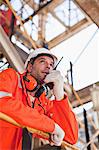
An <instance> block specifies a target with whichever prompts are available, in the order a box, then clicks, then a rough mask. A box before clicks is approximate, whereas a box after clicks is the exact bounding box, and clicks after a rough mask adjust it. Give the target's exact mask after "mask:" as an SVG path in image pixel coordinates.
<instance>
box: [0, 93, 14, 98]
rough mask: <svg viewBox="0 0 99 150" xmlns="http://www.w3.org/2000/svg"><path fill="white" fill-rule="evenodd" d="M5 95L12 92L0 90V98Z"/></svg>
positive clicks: (9, 94) (10, 94)
mask: <svg viewBox="0 0 99 150" xmlns="http://www.w3.org/2000/svg"><path fill="white" fill-rule="evenodd" d="M5 96H12V93H9V92H5V91H0V98H3V97H5Z"/></svg>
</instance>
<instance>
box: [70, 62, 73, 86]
mask: <svg viewBox="0 0 99 150" xmlns="http://www.w3.org/2000/svg"><path fill="white" fill-rule="evenodd" d="M70 74H71V85H72V87H73V64H72V62H71V61H70Z"/></svg>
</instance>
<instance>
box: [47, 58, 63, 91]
mask: <svg viewBox="0 0 99 150" xmlns="http://www.w3.org/2000/svg"><path fill="white" fill-rule="evenodd" d="M62 59H63V56H62V58H61V59H60V60H59V62H58V63H57V65H56V66H55V68H54V69H53V70H56V68H57V66H58V65H59V63H60V62H61V60H62ZM46 85H47V86H48V87H49V88H50V89H53V86H54V84H53V82H49V83H47V84H46Z"/></svg>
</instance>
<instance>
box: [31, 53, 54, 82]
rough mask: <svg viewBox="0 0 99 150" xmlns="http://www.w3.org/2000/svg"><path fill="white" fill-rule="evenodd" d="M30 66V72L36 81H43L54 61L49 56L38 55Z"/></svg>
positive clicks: (51, 68)
mask: <svg viewBox="0 0 99 150" xmlns="http://www.w3.org/2000/svg"><path fill="white" fill-rule="evenodd" d="M29 65H30V66H31V69H30V73H31V75H33V77H34V78H35V79H37V81H39V82H41V83H43V80H44V79H45V77H46V75H47V74H49V72H50V71H51V70H53V68H54V61H53V59H52V58H51V57H49V56H39V57H37V58H36V59H35V61H34V63H33V65H32V64H29Z"/></svg>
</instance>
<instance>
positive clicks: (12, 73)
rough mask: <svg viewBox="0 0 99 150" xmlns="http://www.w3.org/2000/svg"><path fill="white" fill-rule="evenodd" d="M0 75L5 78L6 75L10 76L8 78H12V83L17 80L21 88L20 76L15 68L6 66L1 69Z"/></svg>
mask: <svg viewBox="0 0 99 150" xmlns="http://www.w3.org/2000/svg"><path fill="white" fill-rule="evenodd" d="M0 77H4V78H6V79H8V77H9V78H10V80H12V82H13V83H14V82H15V81H16V80H18V87H20V88H22V85H21V82H20V81H21V78H20V73H19V72H17V71H16V70H14V69H13V68H8V69H5V70H3V71H2V72H0Z"/></svg>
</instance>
